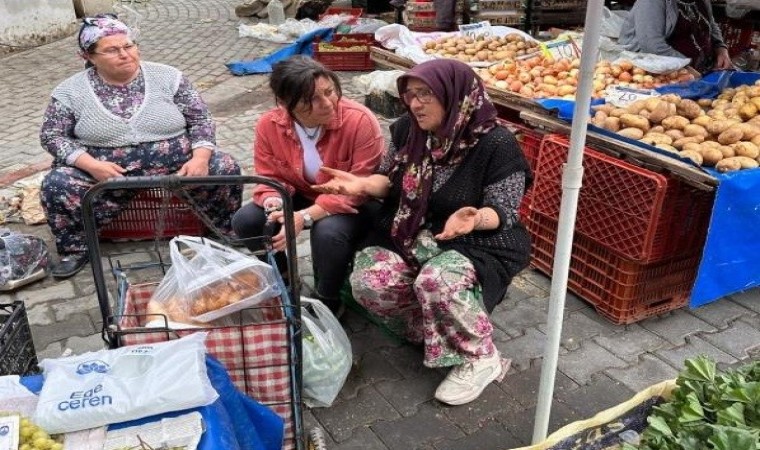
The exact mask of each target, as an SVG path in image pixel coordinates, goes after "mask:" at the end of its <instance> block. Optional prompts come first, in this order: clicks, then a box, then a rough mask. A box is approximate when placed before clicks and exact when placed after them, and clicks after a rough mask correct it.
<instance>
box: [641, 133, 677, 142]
mask: <svg viewBox="0 0 760 450" xmlns="http://www.w3.org/2000/svg"><path fill="white" fill-rule="evenodd" d="M639 141H641V142H645V143H647V144H649V145H657V144H668V145H671V144H673V138H672V137H670V136H668V135H667V134H663V133H653V132H651V131H650V132H649V133H647V134H645V135H644V137H642V138H641V139H639Z"/></svg>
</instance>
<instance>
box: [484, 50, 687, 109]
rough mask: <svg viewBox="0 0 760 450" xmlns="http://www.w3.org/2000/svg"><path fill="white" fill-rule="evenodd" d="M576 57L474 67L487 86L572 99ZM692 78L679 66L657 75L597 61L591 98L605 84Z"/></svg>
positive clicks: (652, 84) (639, 85) (647, 85)
mask: <svg viewBox="0 0 760 450" xmlns="http://www.w3.org/2000/svg"><path fill="white" fill-rule="evenodd" d="M579 71H580V59H578V58H573V59H567V58H562V59H556V60H554V59H551V58H544V57H542V56H533V57H531V58H527V59H522V60H519V61H505V62H503V63H501V64H495V65H493V66H490V67H488V68H487V69H480V70H477V72H478V75H480V77H481V78H482V79H483V81H484V82H485V83H486V84H487V85H490V86H493V87H495V88H497V89H502V90H505V91H512V92H515V93H517V94H520V95H522V96H524V97H530V98H547V97H558V98H565V99H569V100H573V99H575V91H576V86H577V85H578V74H579ZM692 80H694V75H692V74H691V73H690V72H689V71H688V70H686V69H681V70H677V71H674V72H671V73H667V74H662V75H657V74H653V73H649V72H647V71H645V70H644V69H641V68H639V67H636V66H634V65H633V64H632V63H631V62H629V61H621V62H620V63H617V64H612V63H610V62H609V61H599V62H598V63H597V64H596V67H595V69H594V81H593V94H592V96H593V97H596V98H598V97H603V96H604V91H605V89H607V87H608V86H612V85H615V86H621V87H631V88H636V89H651V88H656V87H660V86H663V85H665V84H670V83H681V82H685V81H692Z"/></svg>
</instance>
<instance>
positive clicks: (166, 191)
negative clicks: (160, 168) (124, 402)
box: [82, 176, 325, 450]
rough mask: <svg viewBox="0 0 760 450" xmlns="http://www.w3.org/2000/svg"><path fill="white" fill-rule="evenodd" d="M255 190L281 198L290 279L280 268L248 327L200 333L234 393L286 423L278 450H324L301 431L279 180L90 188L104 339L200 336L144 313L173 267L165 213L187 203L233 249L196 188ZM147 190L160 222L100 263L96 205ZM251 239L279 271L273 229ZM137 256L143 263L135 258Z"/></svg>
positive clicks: (150, 180)
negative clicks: (275, 292) (274, 291)
mask: <svg viewBox="0 0 760 450" xmlns="http://www.w3.org/2000/svg"><path fill="white" fill-rule="evenodd" d="M253 184H263V185H267V186H269V187H271V188H273V189H275V190H276V191H277V192H278V193H279V194H280V196H281V198H282V199H283V212H284V216H285V219H284V229H285V236H286V250H285V253H286V255H287V258H286V261H287V262H286V267H285V268H284V269H286V270H287V274H288V276H287V280H288V281H287V282H286V281H284V279H283V278H282V276H281V275H280V270H275V271H274V272H275V276H276V278H277V283H278V284H279V287H280V292H281V295H280V296H279V297H278V298H277V297H276V298H273V299H270V300H268V301H265V302H263V303H261V304H258V305H257V306H255V307H253V308H249V309H247V310H245V311H244V312H245V313H246V314H245V316H246V317H247V320H246V321H245V322H244V321H243V320H242V319H241V317H243V316H244V314H239V315H238V316H237V317H238V319H237V320H238V321H237V322H235V321H234V320H233V321H232V323H230V322H229V321H228V322H227V323H225V324H224V326H213V327H208V328H203V329H202V330H203V331H205V332H208V337H207V338H206V346H207V349H208V352H209V353H210V354H211V355H213V356H215V357H216V358H217V359H219V361H220V362H221V363H222V364H223V365H224V366H225V368H226V369H227V372H228V373H229V375H230V378H231V379H232V381H233V382H234V383H235V385H236V386H237V387H238V389H240V390H241V391H243V392H245V393H246V394H247V395H249V396H250V397H252V398H254V399H255V400H256V401H258V402H259V403H261V404H264V405H267V406H269V407H270V408H271V409H273V410H274V411H275V412H277V413H278V414H279V415H280V416H281V417H282V418H283V420H284V422H285V442H284V446H283V448H285V449H295V450H302V449H307V448H308V449H313V450H319V449H324V446H325V444H324V436H323V435H322V432H321V429H319V428H315V429H312V430H310V431H309V432H308V433H307V432H305V431H304V426H303V402H302V398H301V393H302V389H301V388H302V349H301V308H300V282H299V277H298V264H297V258H296V245H295V241H296V240H295V228H294V221H293V204H292V199H291V198H290V196H289V194H288V192H287V191H286V190H285V188H284V187H283V186H282V185H281V184H279V183H278V182H276V181H274V180H271V179H268V178H264V177H259V176H207V177H177V176H160V177H128V178H120V179H111V180H108V181H104V182H101V183H98V184H96V185H95V186H93V187H92V188H91V189H90V190H89V191H88V192H87V193H86V195H85V196H84V199H83V202H82V214H83V219H84V228H85V236H86V242H87V246H88V250H89V252H90V261H91V265H92V272H93V278H94V283H95V292H96V295H97V298H98V303H99V307H100V313H101V315H102V317H103V327H102V336H103V339H104V340H105V342H106V343H107V345H108V346H109V347H110V348H116V347H119V346H123V345H134V344H144V343H155V342H162V341H166V340H169V339H175V338H178V337H181V336H184V335H187V334H189V333H193V332H197V331H198V328H190V327H188V328H177V327H170V326H169V318H168V317H167V316H165V315H163V314H152V313H150V314H149V312H148V311H147V305H148V302H149V300H150V297H151V295H152V293H153V291H154V290H155V288H156V287H157V286H158V284H159V282H160V281H161V279H162V278H163V275H164V274H165V273H166V270H167V269H168V267H169V266H170V263H169V262H168V261H169V258H168V242H169V241H168V239H167V238H169V237H171V236H167V233H166V230H167V229H171V224H169V223H166V221H167V214H165V211H166V210H167V209H169V205H176V204H177V201H178V200H179V201H181V202H182V203H185V204H186V205H187V206H188V207H189V209H190V210H191V211H192V212H193V213H194V214H195V215H196V216H197V217H198V219H200V221H201V222H202V223H203V224H204V225H205V228H206V229H208V230H209V231H210V233H211V234H212V235H213V237H214V238H215V240H217V241H221V243H223V244H226V245H227V246H231V245H234V244H236V242H233V241H232V240H231V238H229V237H227V236H225V235H223V234H222V233H220V232H219V230H217V229H216V228H215V227H214V225H213V223H212V221H211V219H210V218H209V217H208V216H206V215H205V214H203V212H202V211H201V209H200V208H199V207H198V205H197V203H196V202H195V200H194V199H193V190H194V189H198V188H201V187H209V186H223V185H227V186H230V185H242V186H244V187H245V186H246V185H253ZM145 190H151V191H152V192H153V193H154V194H155V192H157V190H158V191H160V192H161V193H162V194H161V195H160V197H159V198H163V199H164V200H163V202H164V204H163V205H162V206H163V208H159V209H158V212H157V214H158V216H157V217H155V218H154V220H156V222H157V223H156V224H152V228H153V231H154V233H153V234H154V236H153V239H152V241H148V242H147V243H146V242H141V243H136V242H134V241H128V242H119V243H114V244H111V243H105V242H103V243H102V244H103V248H110V251H109V255H108V257H107V258H104V255H103V254H102V253H101V241H100V239H99V237H98V224H96V219H95V213H94V209H95V206H94V205H95V204H96V201H97V199H98V198H99V196H101V195H103V194H104V193H106V192H109V191H111V192H112V194H114V195H115V194H116V192H118V195H122V196H124V195H126V196H128V197H130V196H135V195H138V194H139V193H140V192H144V191H145ZM117 220H118V219H117ZM145 237H146V238H150V236H145ZM252 239H259V240H260V241H261V243H262V244H263V248H264V249H265V250H264V251H263V252H262V253H263V255H264V257H265V258H266V260H267V261H268V263H269V264H271V265H272V266H273V267H275V268H276V269H283V268H277V263H276V262H275V258H274V251H273V250H272V247H271V230H270V232H269V234H267V233H265V235H264V236H259V237H255V238H252ZM117 250H121V251H117ZM138 254H141V255H142V256H143V258H136V257H135V256H136V255H138ZM259 256H261V255H259ZM104 259H107V261H108V266H109V267H107V268H105V267H104ZM105 270H109V271H110V272H111V274H112V275H113V281H111V282H109V281H108V280H107V277H106V272H105ZM156 318H158V319H159V321H162V322H159V326H155V320H156ZM251 318H253V320H252V319H251ZM149 321H152V322H153V323H152V326H151V327H146V326H145V325H146V324H147V323H148V322H149Z"/></svg>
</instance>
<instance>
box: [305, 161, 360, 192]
mask: <svg viewBox="0 0 760 450" xmlns="http://www.w3.org/2000/svg"><path fill="white" fill-rule="evenodd" d="M319 170H321V171H322V172H323V173H326V174H327V175H330V176H331V177H332V178H331V179H330V181H328V182H327V183H323V184H317V185H314V186H312V189H314V190H315V191H317V192H321V193H323V194H342V195H365V191H364V185H365V180H364V179H362V178H361V177H357V176H356V175H354V174H352V173H350V172H345V171H343V170H338V169H332V168H330V167H322V168H321V169H319Z"/></svg>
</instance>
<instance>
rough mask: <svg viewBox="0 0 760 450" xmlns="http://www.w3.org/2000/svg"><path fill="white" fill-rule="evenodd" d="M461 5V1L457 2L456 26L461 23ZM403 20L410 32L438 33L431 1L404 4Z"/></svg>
mask: <svg viewBox="0 0 760 450" xmlns="http://www.w3.org/2000/svg"><path fill="white" fill-rule="evenodd" d="M462 3H463V2H461V1H457V5H456V20H457V24H461V23H462ZM403 20H404V24H405V25H406V27H407V28H409V29H410V30H412V31H418V32H432V31H438V25H437V23H436V21H435V4H434V3H433V1H432V0H430V1H424V0H418V1H411V2H406V5H404V13H403Z"/></svg>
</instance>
